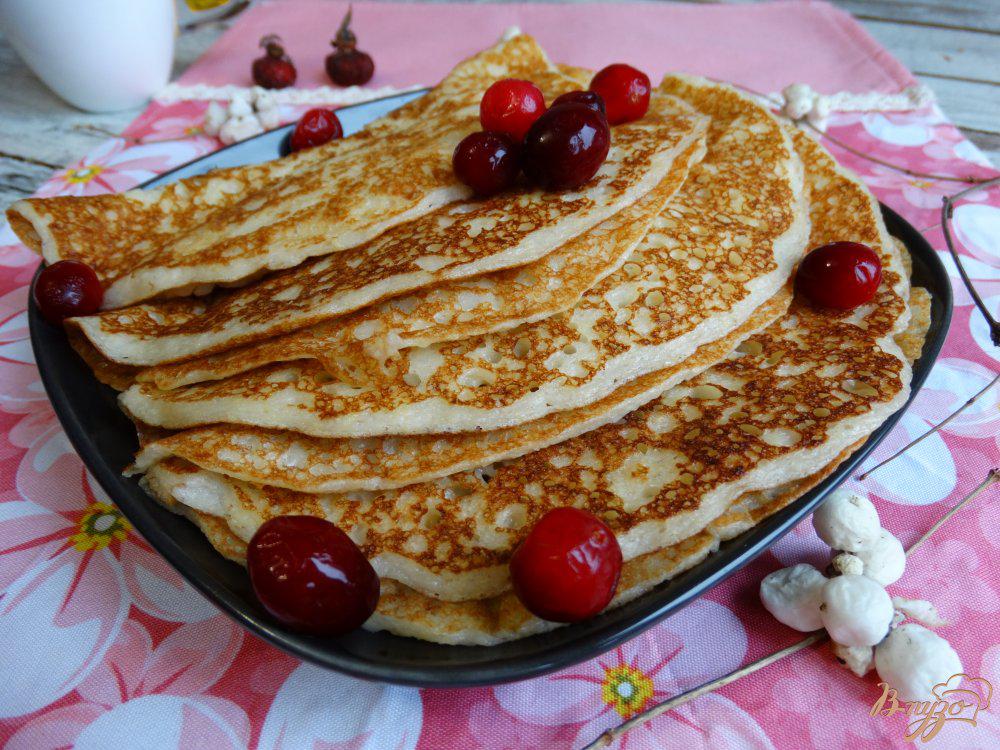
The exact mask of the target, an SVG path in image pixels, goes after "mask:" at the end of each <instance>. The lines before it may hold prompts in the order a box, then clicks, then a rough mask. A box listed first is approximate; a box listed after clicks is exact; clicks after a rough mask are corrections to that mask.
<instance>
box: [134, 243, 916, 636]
mask: <svg viewBox="0 0 1000 750" xmlns="http://www.w3.org/2000/svg"><path fill="white" fill-rule="evenodd" d="M904 257H906V256H905V255H904ZM910 306H911V310H912V315H911V317H910V322H909V325H908V327H907V329H906V330H905V331H903V332H902V333H900V334H898V335H897V336H896V340H897V342H898V343H899V344H900V346H901V348H902V350H903V353H904V355H905V356H906V358H907V359H908V360H909V361H910V362H911V363H912V362H913V360H915V359H916V358H917V357H918V356H919V355H920V351H921V349H922V347H923V342H924V337H925V335H926V332H927V328H928V325H929V322H930V297H929V295H928V294H927V292H926V290H924V289H919V288H917V289H913V290H912V291H911V295H910ZM861 442H863V441H859V442H857V443H855V444H854V445H852V446H850V447H849V448H847V449H845V450H844V451H843V452H841V454H840V455H838V456H837V457H836V458H835V459H834V460H833V461H832V462H831V463H829V464H828V465H827V466H826V467H824V468H823V469H822V470H821V471H819V472H817V473H815V474H812V475H811V476H809V477H806V478H804V479H800V480H796V481H794V482H790V483H787V484H785V485H781V486H778V487H775V488H772V489H769V490H760V491H756V492H749V493H745V494H744V495H742V496H741V497H740V498H738V499H737V500H736V502H734V503H733V504H732V505H730V506H729V508H727V509H726V511H725V512H723V513H722V514H721V515H720V516H719V517H717V518H716V519H715V520H714V521H712V523H710V524H709V525H708V526H707V527H706V528H705V529H704V530H702V531H700V532H698V533H696V534H694V535H692V536H690V537H688V538H687V539H685V540H683V541H680V542H678V543H677V544H674V545H671V546H670V547H666V548H664V549H661V550H658V551H656V552H649V553H646V554H644V555H640V556H639V557H636V558H633V559H632V560H629V561H627V562H626V563H625V564H624V566H623V568H622V578H621V582H620V584H619V588H618V592H617V594H616V596H615V599H614V600H613V601H612V603H611V604H610V605H609V606H610V607H616V606H620V605H621V604H624V603H625V602H627V601H630V600H632V599H634V598H636V597H638V596H640V595H642V594H643V593H645V592H646V591H648V590H650V589H651V588H653V587H654V586H656V585H657V584H659V583H661V582H662V581H664V580H668V579H670V578H673V577H675V576H677V575H679V574H680V573H682V572H684V571H685V570H688V569H690V568H692V567H694V566H695V565H697V564H698V563H699V562H701V561H702V560H704V559H705V558H706V557H707V556H708V555H709V554H711V553H712V552H714V551H715V550H716V549H717V547H718V544H719V542H720V541H725V540H728V539H732V538H733V537H735V536H737V535H739V534H741V533H743V532H744V531H746V530H748V529H750V528H752V527H753V526H755V525H756V524H757V523H759V522H760V521H762V520H763V519H765V518H767V517H769V516H771V515H773V514H774V513H776V512H777V511H779V510H781V509H782V508H784V507H786V506H787V505H788V504H790V503H791V502H792V501H794V500H795V499H797V498H798V497H800V496H801V495H802V494H803V493H804V492H806V491H808V490H809V489H811V488H812V487H813V486H815V485H816V484H817V483H818V482H819V481H821V480H822V479H823V478H824V477H826V476H827V475H828V474H829V473H830V472H832V471H833V469H834V468H836V466H837V465H838V464H840V463H841V461H842V460H844V459H845V458H846V457H847V456H848V455H850V453H852V452H853V451H854V450H855V449H856V448H857V447H859V446H860V444H861ZM191 470H193V467H191V466H190V465H187V464H185V463H184V462H180V461H177V460H176V459H175V460H172V461H168V462H164V463H163V464H160V465H159V466H158V467H157V469H156V471H154V472H153V473H152V474H151V475H150V477H149V479H148V480H147V485H146V486H147V489H149V490H150V492H151V493H152V494H153V495H154V497H156V498H157V499H158V500H159V501H160V502H161V503H163V504H164V505H165V506H166V507H168V508H170V509H172V510H174V511H176V512H178V513H181V514H183V515H185V516H187V517H188V518H189V519H191V520H192V521H193V522H194V523H195V524H197V525H198V526H199V527H200V528H201V529H202V531H203V532H204V533H205V535H206V537H207V538H208V539H209V541H210V542H211V544H212V545H213V546H214V547H215V548H216V550H218V551H219V552H220V553H221V554H222V555H224V556H225V557H227V558H229V559H231V560H233V561H235V562H238V563H240V564H243V563H244V562H245V557H246V543H245V542H244V541H243V540H242V539H240V537H238V536H237V535H236V534H235V533H233V531H232V529H231V528H230V527H229V525H228V524H227V523H226V522H225V520H224V519H222V518H220V517H219V516H214V515H211V514H209V513H207V512H205V511H203V510H198V509H196V508H195V507H193V506H191V505H183V504H181V503H179V502H178V501H177V500H175V499H174V496H173V494H172V488H173V487H175V486H177V485H178V484H179V483H182V482H183V481H184V477H185V475H186V474H188V473H189V472H190V471H191ZM555 627H559V626H558V625H557V624H556V623H551V622H546V621H543V620H539V619H538V618H535V617H533V616H532V615H531V614H530V613H528V612H527V611H526V610H525V609H524V607H523V606H522V605H521V603H520V602H519V601H518V599H517V598H516V597H515V596H514V595H513V594H511V593H510V592H507V593H505V594H501V595H499V596H496V597H493V598H490V599H477V600H469V601H461V602H451V601H444V600H441V599H435V598H433V597H430V596H427V595H425V594H422V593H420V592H418V591H416V590H414V589H412V588H409V587H408V586H406V585H405V584H402V583H399V582H398V581H394V580H391V579H382V592H381V597H380V599H379V604H378V608H377V609H376V611H375V613H374V614H373V615H372V617H371V618H370V619H369V620H368V622H366V623H365V628H366V629H368V630H387V631H389V632H391V633H394V634H396V635H404V636H411V637H415V638H421V639H423V640H429V641H434V642H437V643H446V644H453V645H493V644H496V643H500V642H503V641H507V640H513V639H516V638H523V637H526V636H529V635H533V634H535V633H539V632H544V631H546V630H551V629H553V628H555Z"/></svg>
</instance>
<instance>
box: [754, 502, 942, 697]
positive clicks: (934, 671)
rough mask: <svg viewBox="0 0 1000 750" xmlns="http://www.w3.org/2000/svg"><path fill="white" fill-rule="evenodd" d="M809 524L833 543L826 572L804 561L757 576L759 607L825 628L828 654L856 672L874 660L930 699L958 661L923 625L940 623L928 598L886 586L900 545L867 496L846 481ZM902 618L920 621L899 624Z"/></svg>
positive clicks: (900, 565) (908, 693) (901, 561)
mask: <svg viewBox="0 0 1000 750" xmlns="http://www.w3.org/2000/svg"><path fill="white" fill-rule="evenodd" d="M813 526H814V527H815V529H816V533H817V534H818V535H819V538H820V539H822V540H823V541H824V542H826V543H827V544H828V545H830V547H831V549H832V550H833V552H832V555H833V559H832V562H831V564H830V568H829V569H828V573H829V574H830V577H827V576H826V575H824V574H823V573H821V572H820V571H819V570H817V569H816V568H814V567H813V566H812V565H805V564H800V565H794V566H792V567H790V568H784V569H782V570H778V571H775V572H774V573H771V574H770V575H769V576H767V577H766V578H765V579H764V580H763V581H761V584H760V598H761V601H762V602H763V603H764V607H765V608H766V609H767V610H768V612H770V613H771V614H772V615H774V617H775V618H777V619H778V620H779V621H780V622H782V623H784V624H785V625H788V626H789V627H791V628H795V629H796V630H799V631H802V632H810V631H813V630H819V629H820V628H825V629H826V632H827V633H828V634H829V636H830V639H831V640H832V641H833V653H834V655H835V656H836V657H837V659H838V660H839V661H840V662H841V663H843V664H844V666H846V667H847V668H848V669H850V670H851V671H852V672H854V673H855V674H856V675H858V676H859V677H860V676H863V675H865V674H867V673H868V672H869V671H871V669H872V667H873V666H874V667H875V669H876V670H877V671H878V674H879V676H880V677H881V678H882V679H883V680H885V681H886V682H888V683H889V684H890V685H891V686H892V687H893V688H895V689H896V691H897V694H898V695H899V697H900V698H901V699H903V700H906V701H925V700H930V699H931V698H932V697H933V694H932V688H933V687H934V686H935V685H937V684H938V683H941V682H945V681H946V680H947V679H948V678H949V677H951V676H952V675H954V674H958V673H960V672H961V671H962V663H961V661H960V660H959V658H958V654H956V653H955V650H954V649H953V648H952V647H951V645H950V644H949V643H948V642H947V641H946V640H945V639H944V638H942V637H941V636H939V635H937V634H936V633H934V632H933V631H931V630H929V629H928V628H927V627H924V625H927V626H930V627H938V626H941V625H944V624H946V623H945V622H944V621H943V620H942V619H941V618H940V617H939V616H938V614H937V611H936V610H935V609H934V605H933V604H931V603H930V602H927V601H922V600H910V599H903V598H902V597H895V598H890V596H889V594H888V593H887V592H886V590H885V587H886V586H888V585H890V584H893V583H895V582H896V581H898V580H899V579H900V577H901V576H902V575H903V571H904V569H905V567H906V553H905V552H904V550H903V545H902V544H900V542H899V540H898V539H896V537H894V536H893V535H892V534H890V533H889V532H888V531H886V530H885V529H883V528H882V525H881V523H880V522H879V517H878V512H877V511H876V510H875V506H874V505H872V503H871V501H870V500H868V499H867V498H864V497H860V496H859V495H856V494H854V493H852V492H849V491H847V490H844V489H840V490H837V491H836V492H834V493H833V494H832V495H830V497H829V498H828V499H827V500H826V502H825V503H824V504H823V505H821V506H820V507H819V509H818V510H817V511H816V512H815V513H814V514H813ZM908 618H909V619H912V620H917V621H919V622H921V623H923V625H919V624H916V623H905V624H904V620H906V619H908Z"/></svg>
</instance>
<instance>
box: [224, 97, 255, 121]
mask: <svg viewBox="0 0 1000 750" xmlns="http://www.w3.org/2000/svg"><path fill="white" fill-rule="evenodd" d="M252 114H253V106H252V105H251V104H250V100H249V99H248V98H246V97H242V96H234V97H233V98H232V99H231V100H230V101H229V117H230V119H232V118H234V117H246V116H247V115H252Z"/></svg>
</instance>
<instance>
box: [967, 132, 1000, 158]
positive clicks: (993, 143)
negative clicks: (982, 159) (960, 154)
mask: <svg viewBox="0 0 1000 750" xmlns="http://www.w3.org/2000/svg"><path fill="white" fill-rule="evenodd" d="M962 132H963V133H964V134H965V137H966V138H968V139H969V140H970V141H972V142H973V143H975V144H976V146H977V147H978V148H979V150H980V151H982V152H983V153H984V154H986V158H987V159H989V160H990V163H991V164H992V165H993V166H994V167H998V168H1000V135H998V134H996V133H980V132H979V131H978V130H968V129H965V130H963V131H962Z"/></svg>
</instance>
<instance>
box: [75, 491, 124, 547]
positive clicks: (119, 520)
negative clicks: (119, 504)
mask: <svg viewBox="0 0 1000 750" xmlns="http://www.w3.org/2000/svg"><path fill="white" fill-rule="evenodd" d="M79 526H80V530H79V531H78V532H77V533H76V534H73V536H71V537H70V541H71V542H73V546H74V547H75V548H76V549H78V550H79V551H80V552H86V551H87V550H102V549H104V548H105V547H107V546H108V545H109V544H111V542H113V541H115V540H118V541H119V542H120V541H122V540H123V539H125V537H126V536H128V532H129V529H130V528H132V527H131V525H130V524H129V522H128V521H126V520H125V517H124V516H123V515H122V514H121V512H120V511H119V510H118V509H117V508H115V507H114V506H113V505H108V504H107V503H101V502H95V503H91V505H90V506H89V507H88V508H87V510H86V512H85V513H84V514H83V518H81V519H80V524H79Z"/></svg>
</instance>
